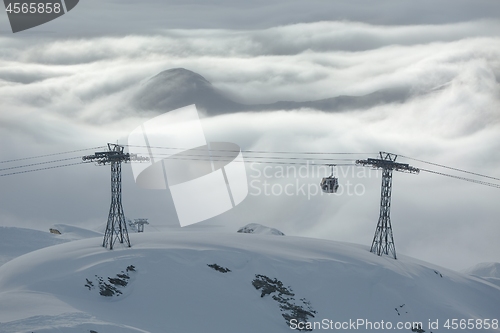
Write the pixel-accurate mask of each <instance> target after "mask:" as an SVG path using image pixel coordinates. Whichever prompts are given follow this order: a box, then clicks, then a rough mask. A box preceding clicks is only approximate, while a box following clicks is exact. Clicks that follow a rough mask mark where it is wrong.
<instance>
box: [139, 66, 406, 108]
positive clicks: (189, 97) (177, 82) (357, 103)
mask: <svg viewBox="0 0 500 333" xmlns="http://www.w3.org/2000/svg"><path fill="white" fill-rule="evenodd" d="M409 97H410V89H409V88H399V89H382V90H378V91H375V92H373V93H371V94H367V95H363V96H336V97H331V98H326V99H321V100H313V101H302V102H296V101H278V102H275V103H270V104H242V103H238V102H235V101H233V100H231V99H230V98H228V97H226V96H225V94H224V93H223V92H222V91H220V90H218V89H216V88H215V87H213V86H212V84H211V83H210V82H209V81H208V80H206V79H205V78H204V77H203V76H201V75H200V74H197V73H195V72H192V71H190V70H187V69H184V68H173V69H169V70H166V71H163V72H161V73H159V74H157V75H155V76H154V77H152V78H151V79H149V80H148V81H147V82H146V83H145V84H144V85H143V86H142V87H141V88H140V89H139V92H138V93H137V94H136V95H135V96H133V98H132V103H133V104H134V105H135V106H136V107H137V108H139V109H142V110H156V111H161V112H166V111H170V110H174V109H177V108H180V107H183V106H186V105H190V104H196V106H197V107H198V108H199V109H202V110H205V111H206V112H207V114H209V115H217V114H224V113H233V112H245V111H274V110H294V109H301V108H310V109H315V110H319V111H325V112H341V111H347V110H357V109H368V108H371V107H374V106H376V105H381V104H387V103H402V102H404V101H406V100H407V99H408V98H409Z"/></svg>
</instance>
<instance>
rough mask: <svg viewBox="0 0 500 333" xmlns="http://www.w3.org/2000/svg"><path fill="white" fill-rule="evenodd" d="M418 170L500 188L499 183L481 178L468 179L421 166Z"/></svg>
mask: <svg viewBox="0 0 500 333" xmlns="http://www.w3.org/2000/svg"><path fill="white" fill-rule="evenodd" d="M420 171H425V172H429V173H433V174H436V175H441V176H445V177H450V178H455V179H460V180H465V181H467V182H471V183H476V184H481V185H485V186H490V187H496V188H500V184H495V183H488V182H483V181H481V180H476V179H470V178H465V177H460V176H454V175H449V174H447V173H443V172H438V171H433V170H427V169H422V168H421V169H420ZM488 178H492V177H488Z"/></svg>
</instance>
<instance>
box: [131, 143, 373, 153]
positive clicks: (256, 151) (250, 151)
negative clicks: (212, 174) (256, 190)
mask: <svg viewBox="0 0 500 333" xmlns="http://www.w3.org/2000/svg"><path fill="white" fill-rule="evenodd" d="M123 146H125V147H136V148H146V149H172V150H181V151H185V150H202V151H207V149H206V148H190V149H187V148H177V147H161V146H138V145H123ZM210 151H220V152H240V150H234V149H210ZM241 152H242V153H259V154H298V155H373V154H376V153H347V152H340V153H335V152H330V153H328V152H293V151H270V150H241Z"/></svg>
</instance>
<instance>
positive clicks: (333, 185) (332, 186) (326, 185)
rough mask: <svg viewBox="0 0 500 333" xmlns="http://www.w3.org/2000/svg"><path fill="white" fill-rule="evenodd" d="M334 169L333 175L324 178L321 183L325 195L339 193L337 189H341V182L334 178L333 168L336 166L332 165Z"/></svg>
mask: <svg viewBox="0 0 500 333" xmlns="http://www.w3.org/2000/svg"><path fill="white" fill-rule="evenodd" d="M330 167H331V168H332V174H331V175H330V176H329V177H324V178H323V179H322V180H321V183H319V186H321V190H322V191H323V192H325V193H337V189H338V188H339V180H338V179H337V178H335V177H333V167H334V165H330Z"/></svg>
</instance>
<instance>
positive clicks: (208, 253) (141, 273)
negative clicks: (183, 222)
mask: <svg viewBox="0 0 500 333" xmlns="http://www.w3.org/2000/svg"><path fill="white" fill-rule="evenodd" d="M130 236H131V241H132V248H123V247H122V246H121V245H119V244H118V245H119V246H116V248H115V249H114V250H113V251H110V250H107V249H104V248H103V247H101V242H102V239H101V238H89V239H83V240H78V241H72V242H68V243H64V244H60V245H55V246H51V247H47V248H44V249H40V250H37V251H34V252H31V253H28V254H25V255H22V256H20V257H18V258H16V259H13V260H11V261H9V262H7V263H5V264H4V265H2V266H0V332H6V333H7V332H35V333H41V332H87V333H88V332H90V330H94V331H96V332H99V333H118V332H154V333H156V332H158V333H161V332H174V333H182V332H186V333H197V332H200V333H205V332H214V333H225V332H228V333H232V332H234V333H245V332H249V333H267V332H269V333H278V332H290V331H291V329H290V327H288V325H287V324H286V322H285V320H284V318H283V317H282V315H281V313H282V312H281V311H280V308H279V304H278V303H277V302H276V301H275V300H273V299H272V297H271V296H269V295H267V296H265V297H262V298H261V293H260V291H258V290H256V289H255V288H254V286H253V285H252V280H253V279H254V278H255V275H256V274H262V275H266V276H268V277H270V278H277V279H278V280H280V281H282V282H283V284H284V286H290V287H291V289H292V290H293V292H294V293H295V299H296V300H299V299H301V298H306V299H307V300H308V301H309V302H310V304H311V306H312V307H313V309H314V310H316V311H317V313H316V315H315V318H311V319H310V321H321V320H323V319H327V320H333V321H334V322H344V321H349V320H353V321H356V320H357V319H363V320H367V321H371V322H378V323H380V322H381V321H382V320H383V321H384V322H385V323H387V322H391V323H393V324H394V325H396V323H397V322H411V321H419V322H422V323H423V324H424V325H423V329H424V330H425V331H426V332H430V331H433V332H445V331H449V330H447V329H444V328H443V325H444V323H445V322H446V320H447V319H453V318H458V319H477V318H480V319H490V320H491V319H500V312H499V309H500V288H499V287H497V286H495V285H494V284H491V283H488V282H487V281H485V280H482V279H480V278H476V277H473V276H467V275H464V274H460V273H457V272H454V271H451V270H447V269H444V268H440V267H437V266H434V265H431V264H428V263H425V262H421V261H418V260H415V259H412V258H408V257H405V256H403V255H400V256H399V258H398V260H394V259H391V258H390V257H387V256H384V257H378V256H376V255H374V254H372V253H370V252H369V251H368V248H367V247H365V246H359V245H353V244H347V243H339V242H332V241H326V240H319V239H311V238H300V237H289V236H285V237H277V236H273V235H259V234H257V235H255V234H241V233H234V234H229V233H217V232H207V231H205V230H202V231H200V230H196V229H191V230H190V229H174V230H169V231H168V232H157V233H141V234H131V235H130ZM214 263H216V264H218V265H220V266H222V267H227V268H229V269H230V270H231V271H230V272H227V273H221V272H218V271H216V270H214V269H212V268H210V267H208V266H207V264H214ZM130 265H134V266H135V268H136V270H137V271H136V272H129V273H128V274H129V275H130V280H129V284H128V285H127V286H126V287H119V288H118V289H120V291H122V292H123V294H122V295H120V296H114V297H104V296H101V295H99V289H98V288H97V287H96V288H95V289H92V290H89V289H88V288H86V287H85V286H84V285H85V284H86V279H89V280H91V281H93V282H94V285H97V280H96V275H98V276H101V277H103V278H104V279H107V277H113V276H115V275H116V274H117V273H120V272H121V271H124V270H125V269H126V268H127V267H128V266H130ZM429 320H431V321H435V320H439V325H440V329H438V330H429V329H428V327H427V325H428V321H429ZM326 331H329V330H326ZM357 331H362V332H363V331H371V330H365V329H364V327H359V328H358V330H357ZM373 331H375V330H373ZM377 331H378V332H380V331H384V330H380V329H379V330H377ZM402 331H406V332H410V330H408V329H403V330H402ZM466 331H467V332H473V331H477V332H485V331H487V330H484V329H478V330H470V329H468V330H466ZM490 331H494V330H490ZM495 331H498V330H495ZM462 332H465V331H463V330H462Z"/></svg>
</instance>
